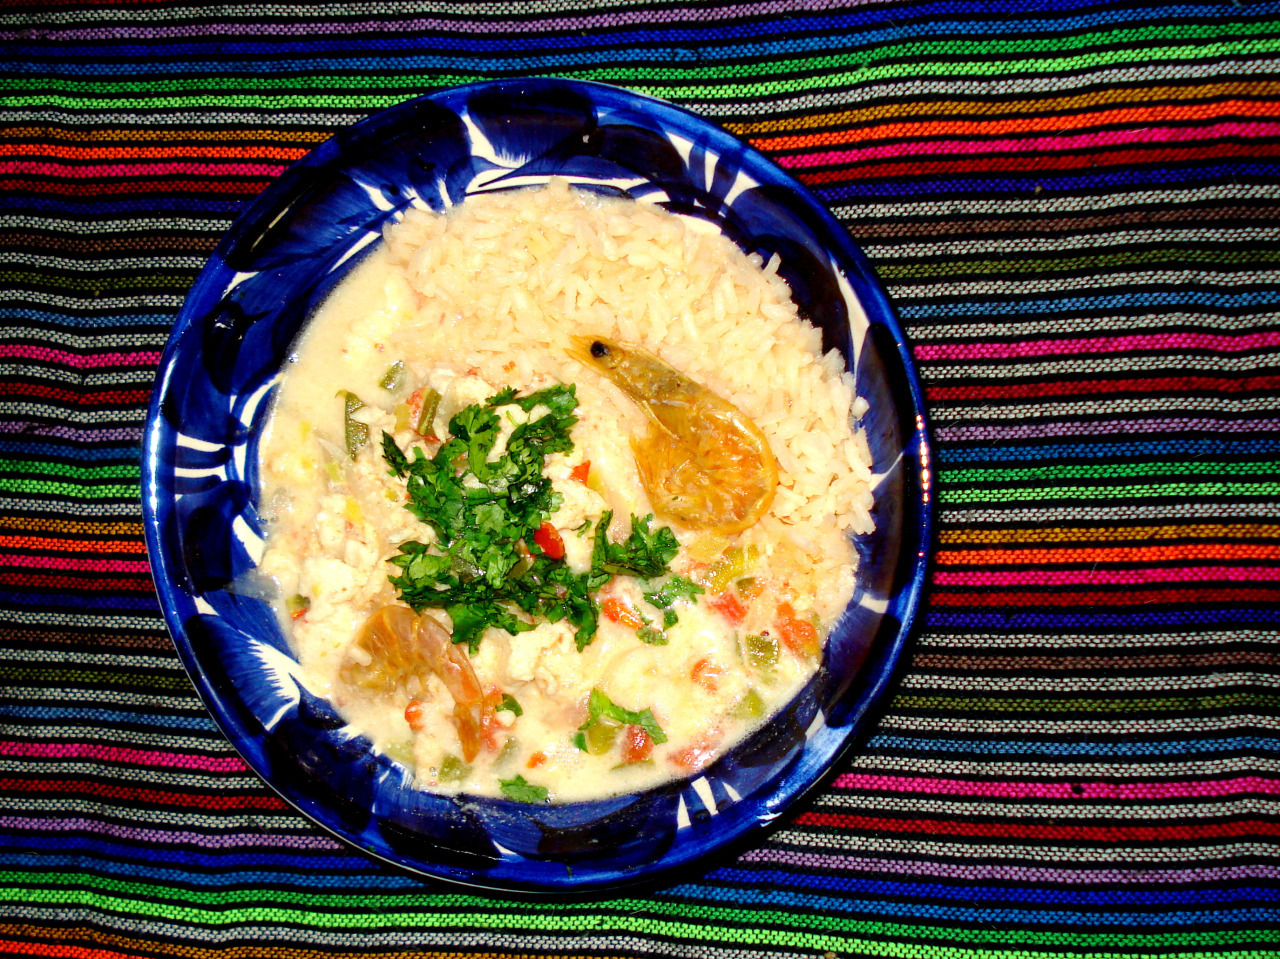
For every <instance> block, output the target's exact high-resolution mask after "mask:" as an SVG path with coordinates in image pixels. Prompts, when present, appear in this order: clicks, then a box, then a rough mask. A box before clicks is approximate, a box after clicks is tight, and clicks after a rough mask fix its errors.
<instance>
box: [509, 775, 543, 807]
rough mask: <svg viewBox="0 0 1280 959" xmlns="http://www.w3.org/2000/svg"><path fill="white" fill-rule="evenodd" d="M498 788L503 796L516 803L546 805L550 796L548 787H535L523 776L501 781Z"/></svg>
mask: <svg viewBox="0 0 1280 959" xmlns="http://www.w3.org/2000/svg"><path fill="white" fill-rule="evenodd" d="M498 787H499V788H500V789H501V790H502V795H504V796H506V797H507V798H508V799H513V800H515V801H516V802H525V803H545V802H546V801H547V799H548V797H549V795H550V794H549V793H548V791H547V787H546V786H535V785H534V784H533V783H531V782H527V781H526V780H525V778H524V777H523V776H521V775H517V776H516V777H515V778H514V779H499V780H498Z"/></svg>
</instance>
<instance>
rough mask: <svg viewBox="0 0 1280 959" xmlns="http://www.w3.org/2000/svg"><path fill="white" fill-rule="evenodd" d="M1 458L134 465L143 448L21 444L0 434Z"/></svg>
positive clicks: (72, 442)
mask: <svg viewBox="0 0 1280 959" xmlns="http://www.w3.org/2000/svg"><path fill="white" fill-rule="evenodd" d="M0 456H7V457H8V458H10V459H12V458H14V457H17V456H37V457H40V458H41V459H46V460H54V461H57V462H63V463H66V462H89V463H110V462H116V463H136V462H140V461H141V459H142V448H141V447H140V446H138V445H137V444H136V443H133V444H129V445H127V446H121V445H118V444H116V443H112V444H104V445H101V446H98V445H93V446H86V445H81V441H78V440H64V441H63V442H61V443H48V442H44V443H23V442H18V441H15V440H12V439H10V438H9V437H8V436H5V435H3V434H0Z"/></svg>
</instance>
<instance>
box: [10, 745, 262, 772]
mask: <svg viewBox="0 0 1280 959" xmlns="http://www.w3.org/2000/svg"><path fill="white" fill-rule="evenodd" d="M0 755H3V756H21V757H24V758H27V757H30V758H36V759H91V760H95V761H101V762H110V763H132V764H135V765H140V766H150V767H158V768H161V769H194V770H197V771H199V772H205V773H242V772H244V771H245V768H246V767H245V764H244V762H243V761H242V760H241V759H240V757H238V756H192V755H188V754H185V753H164V752H158V751H155V750H148V749H126V748H124V747H121V746H105V745H102V744H101V743H0Z"/></svg>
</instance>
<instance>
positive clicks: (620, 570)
mask: <svg viewBox="0 0 1280 959" xmlns="http://www.w3.org/2000/svg"><path fill="white" fill-rule="evenodd" d="M612 519H613V513H612V512H611V511H608V510H606V511H605V512H604V513H602V514H601V516H600V522H599V523H597V524H596V540H595V548H594V549H593V551H592V554H591V568H592V569H593V570H601V571H604V572H608V573H612V574H614V575H618V574H626V575H630V576H639V577H640V578H642V579H654V578H656V577H658V576H661V575H662V574H663V573H665V572H666V571H667V564H669V563H670V562H671V560H672V559H674V558H675V555H676V553H677V552H679V550H680V544H679V543H677V542H676V534H675V533H673V532H671V528H670V527H669V526H663V527H661V528H659V529H658V530H656V531H654V532H650V531H649V524H650V522H652V521H653V517H652V516H642V517H640V518H639V519H637V518H636V517H634V516H633V517H631V533H630V535H628V536H627V538H626V539H625V540H623V541H622V542H621V543H611V542H609V537H608V536H607V535H606V534H607V531H608V529H609V523H610V521H611V520H612Z"/></svg>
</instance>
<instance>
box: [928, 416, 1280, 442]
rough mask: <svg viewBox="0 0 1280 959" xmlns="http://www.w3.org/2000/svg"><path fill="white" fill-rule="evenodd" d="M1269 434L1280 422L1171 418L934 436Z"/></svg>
mask: <svg viewBox="0 0 1280 959" xmlns="http://www.w3.org/2000/svg"><path fill="white" fill-rule="evenodd" d="M1197 431H1199V432H1214V433H1220V432H1234V433H1266V432H1277V431H1280V419H1270V420H1255V419H1241V420H1223V419H1212V418H1209V417H1200V418H1195V419H1193V418H1191V417H1167V418H1164V419H1139V420H1130V419H1124V420H1102V421H1100V422H1087V423H1080V422H1069V423H1064V422H1050V423H1015V424H1009V425H998V424H997V425H989V426H983V425H976V426H968V425H966V426H941V427H935V428H934V431H933V433H934V436H935V437H936V438H937V439H939V440H946V441H948V442H963V441H965V440H968V441H973V440H1027V439H1042V438H1045V437H1059V436H1114V435H1116V434H1131V433H1178V432H1197Z"/></svg>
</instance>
